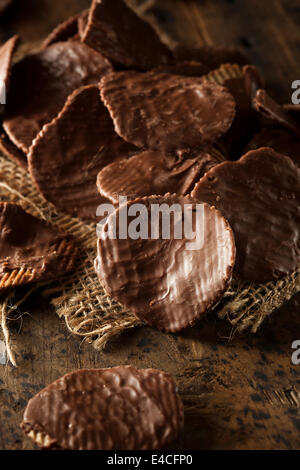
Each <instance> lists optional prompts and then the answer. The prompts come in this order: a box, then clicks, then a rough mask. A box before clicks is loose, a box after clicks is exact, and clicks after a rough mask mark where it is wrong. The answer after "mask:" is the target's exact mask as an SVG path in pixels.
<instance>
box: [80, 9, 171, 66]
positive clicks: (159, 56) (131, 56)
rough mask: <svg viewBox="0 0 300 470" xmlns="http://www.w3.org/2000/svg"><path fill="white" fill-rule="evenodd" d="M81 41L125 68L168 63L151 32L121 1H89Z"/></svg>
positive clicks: (167, 55) (164, 49)
mask: <svg viewBox="0 0 300 470" xmlns="http://www.w3.org/2000/svg"><path fill="white" fill-rule="evenodd" d="M82 40H83V42H85V43H86V44H88V45H89V46H91V47H93V48H94V49H96V50H97V51H99V52H101V53H102V54H104V55H105V56H106V57H108V58H109V59H110V60H112V61H113V62H115V63H117V64H120V65H123V66H125V67H128V68H134V69H138V70H149V69H152V68H153V67H157V66H159V65H161V64H166V63H169V62H171V61H172V54H171V52H170V50H169V49H168V48H167V46H165V45H164V44H163V43H162V42H161V40H160V39H159V37H158V35H157V34H156V32H155V31H154V29H153V28H152V27H151V26H150V25H149V24H148V23H146V22H145V21H143V20H142V19H141V18H139V16H137V15H136V14H135V12H134V11H133V10H131V8H129V7H128V6H127V5H126V3H125V2H124V1H123V0H113V1H111V0H93V3H92V6H91V9H90V14H89V18H88V23H87V26H86V30H85V32H84V35H83V38H82Z"/></svg>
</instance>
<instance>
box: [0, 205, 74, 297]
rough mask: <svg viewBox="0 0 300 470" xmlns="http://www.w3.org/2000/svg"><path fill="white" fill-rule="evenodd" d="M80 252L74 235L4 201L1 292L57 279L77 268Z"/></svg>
mask: <svg viewBox="0 0 300 470" xmlns="http://www.w3.org/2000/svg"><path fill="white" fill-rule="evenodd" d="M76 255H77V248H76V245H75V243H74V241H73V238H72V237H71V236H70V235H67V234H65V233H62V232H61V231H60V230H59V229H58V228H57V227H55V226H53V225H51V224H49V223H47V222H45V221H44V220H40V219H37V218H36V217H33V216H32V215H30V214H28V213H26V212H25V211H24V210H23V209H22V208H21V207H20V206H18V205H17V204H12V203H8V202H1V203H0V292H3V291H6V290H8V289H11V288H15V287H19V286H23V285H27V284H32V283H36V282H41V281H48V280H56V279H57V278H58V277H59V276H61V275H62V274H65V273H67V272H69V271H71V270H72V269H73V268H74V266H75V262H76Z"/></svg>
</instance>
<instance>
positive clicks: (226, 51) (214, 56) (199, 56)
mask: <svg viewBox="0 0 300 470" xmlns="http://www.w3.org/2000/svg"><path fill="white" fill-rule="evenodd" d="M173 53H174V56H175V58H176V59H177V60H179V61H182V60H183V61H185V60H193V61H196V62H201V63H202V64H203V65H205V66H206V67H207V68H208V69H209V70H214V69H217V68H219V67H220V66H221V65H222V64H238V65H247V64H249V59H248V58H247V57H246V56H245V54H243V53H242V52H241V51H240V50H239V49H235V48H230V47H223V46H203V47H194V48H187V47H184V46H178V47H177V48H176V49H175V50H174V51H173Z"/></svg>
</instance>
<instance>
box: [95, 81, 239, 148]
mask: <svg viewBox="0 0 300 470" xmlns="http://www.w3.org/2000/svg"><path fill="white" fill-rule="evenodd" d="M100 89H101V97H102V100H103V102H104V104H105V105H106V106H107V108H108V110H109V112H110V115H111V117H112V119H113V121H114V125H115V130H116V132H117V133H118V134H119V135H120V136H121V137H123V139H125V140H127V141H128V142H131V143H132V144H134V145H136V146H137V147H146V148H150V149H152V150H165V151H170V150H180V149H185V148H190V149H193V148H199V147H200V146H203V144H207V143H213V142H215V141H216V140H217V139H218V138H220V137H221V136H222V135H224V133H225V132H226V131H227V130H228V129H229V127H230V126H231V124H232V122H233V119H234V117H235V108H236V103H235V101H234V99H233V97H232V95H231V94H230V93H229V92H228V91H227V90H226V88H224V87H221V86H219V85H217V84H215V83H210V82H208V81H205V80H203V79H202V78H197V77H183V76H178V75H170V74H163V73H154V72H148V73H144V74H143V73H138V72H116V73H112V74H110V75H109V76H107V77H104V78H103V80H102V81H101V84H100Z"/></svg>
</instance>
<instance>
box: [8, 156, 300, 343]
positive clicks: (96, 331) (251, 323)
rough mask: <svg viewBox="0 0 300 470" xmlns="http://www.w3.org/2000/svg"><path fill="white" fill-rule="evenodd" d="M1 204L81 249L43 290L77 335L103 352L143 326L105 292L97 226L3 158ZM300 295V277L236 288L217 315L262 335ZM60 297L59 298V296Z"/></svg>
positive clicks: (295, 275)
mask: <svg viewBox="0 0 300 470" xmlns="http://www.w3.org/2000/svg"><path fill="white" fill-rule="evenodd" d="M0 198H1V200H2V201H12V202H16V203H18V204H20V205H21V206H22V207H23V208H24V210H26V211H27V212H29V213H31V214H33V215H35V216H37V217H40V218H42V219H45V220H47V221H49V222H51V223H53V224H56V225H57V226H58V227H60V228H61V229H62V230H64V231H66V232H68V233H71V234H72V235H73V236H74V237H75V239H76V241H77V244H78V246H79V259H78V265H77V269H76V270H75V272H74V273H73V274H70V275H68V276H66V277H63V278H62V279H60V280H58V281H57V283H56V284H55V285H53V284H52V285H51V286H48V287H45V286H44V287H43V289H44V292H45V289H47V294H48V295H49V294H51V293H52V294H53V293H54V292H57V291H58V290H59V297H55V298H52V303H53V305H54V308H55V310H56V312H57V314H58V316H59V317H60V318H63V319H64V320H65V322H66V325H67V328H68V329H69V331H70V332H71V333H73V334H74V335H77V336H80V337H81V338H82V339H84V340H86V341H88V342H90V343H92V344H93V346H94V347H95V348H96V349H97V350H100V349H101V348H103V347H104V345H105V344H106V343H107V342H108V341H109V340H111V339H112V338H115V337H116V336H117V335H120V334H121V333H122V332H125V331H126V330H129V329H131V328H134V327H136V326H139V325H141V322H140V321H139V320H138V319H137V318H136V317H135V316H134V315H133V313H131V312H130V311H128V310H126V309H124V308H122V307H121V306H120V305H119V304H118V303H116V302H115V301H114V300H113V299H111V298H110V297H109V296H108V295H107V294H106V293H105V292H104V290H103V289H102V287H101V286H100V284H99V281H98V278H97V276H96V274H95V271H94V258H95V252H96V223H87V222H84V221H81V220H79V219H76V218H72V217H71V216H69V215H66V214H64V213H61V212H59V211H57V209H56V208H55V207H54V206H53V205H52V204H51V203H49V202H47V201H45V199H44V198H43V197H42V196H41V195H40V194H39V192H38V191H37V190H36V189H35V186H34V184H33V182H32V180H31V178H30V176H29V175H28V173H27V172H26V171H25V170H23V169H22V168H20V167H19V166H18V165H17V164H15V163H14V162H12V161H10V160H7V159H6V158H5V157H2V156H0ZM299 290H300V273H299V272H296V273H294V274H293V275H291V276H289V277H287V278H285V279H283V280H281V281H279V282H277V283H276V284H275V283H269V284H268V285H265V286H249V285H239V284H238V283H236V282H234V281H233V283H232V286H231V289H230V290H229V291H228V292H227V293H226V294H225V296H224V299H223V300H222V302H221V304H219V306H218V307H217V309H215V312H214V313H215V314H217V315H218V316H219V317H220V318H227V319H228V320H229V321H230V322H231V324H232V325H233V326H234V327H235V328H236V329H237V330H239V331H243V330H245V329H247V330H250V331H252V332H256V331H257V329H258V327H259V326H260V324H261V323H262V322H263V320H264V319H265V318H266V317H268V316H269V315H270V314H271V313H272V312H273V311H274V310H276V309H277V308H279V307H280V306H281V305H282V304H284V303H285V302H286V301H288V300H289V299H290V298H291V297H292V296H293V295H294V294H295V293H296V292H298V291H299ZM56 295H58V294H56Z"/></svg>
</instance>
